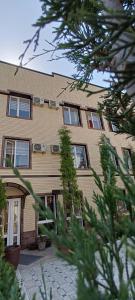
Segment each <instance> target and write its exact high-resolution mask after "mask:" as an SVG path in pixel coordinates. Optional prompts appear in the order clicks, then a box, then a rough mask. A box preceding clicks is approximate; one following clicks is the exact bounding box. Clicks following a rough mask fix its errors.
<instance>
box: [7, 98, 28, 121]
mask: <svg viewBox="0 0 135 300" xmlns="http://www.w3.org/2000/svg"><path fill="white" fill-rule="evenodd" d="M12 98H13V99H15V100H17V115H16V116H12V115H11V114H10V103H11V102H10V101H11V99H12ZM23 99H24V100H28V101H29V108H30V109H29V117H28V118H23V117H20V116H19V111H20V100H23ZM30 101H31V99H28V98H24V97H16V96H12V95H11V96H10V98H9V111H8V114H9V116H10V117H13V118H14V117H17V118H21V119H26V120H27V119H30V118H31V104H30Z"/></svg>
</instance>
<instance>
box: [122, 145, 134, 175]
mask: <svg viewBox="0 0 135 300" xmlns="http://www.w3.org/2000/svg"><path fill="white" fill-rule="evenodd" d="M125 150H128V152H129V155H130V160H131V168H128V171H129V172H133V165H132V151H131V149H130V148H126V147H122V153H123V161H125V160H124V151H125Z"/></svg>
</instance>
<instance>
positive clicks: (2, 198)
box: [0, 179, 6, 256]
mask: <svg viewBox="0 0 135 300" xmlns="http://www.w3.org/2000/svg"><path fill="white" fill-rule="evenodd" d="M5 207H6V191H5V187H4V184H3V183H2V180H1V179H0V256H3V253H4V240H3V230H2V226H3V225H2V210H3V209H4V208H5Z"/></svg>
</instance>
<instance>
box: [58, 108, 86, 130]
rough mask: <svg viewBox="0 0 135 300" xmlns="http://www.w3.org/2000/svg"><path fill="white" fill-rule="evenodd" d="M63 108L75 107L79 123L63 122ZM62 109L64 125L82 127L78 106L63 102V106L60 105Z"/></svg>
mask: <svg viewBox="0 0 135 300" xmlns="http://www.w3.org/2000/svg"><path fill="white" fill-rule="evenodd" d="M64 108H68V110H69V109H76V110H77V112H78V119H79V124H68V123H65V120H64ZM62 111H63V123H64V125H66V126H76V127H82V118H81V111H80V106H77V105H72V104H68V103H65V104H64V105H63V107H62ZM70 119H71V116H70Z"/></svg>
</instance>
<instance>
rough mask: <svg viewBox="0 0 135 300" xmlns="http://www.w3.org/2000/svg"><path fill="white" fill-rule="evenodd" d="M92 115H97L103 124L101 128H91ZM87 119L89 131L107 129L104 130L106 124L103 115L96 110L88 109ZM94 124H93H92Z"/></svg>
mask: <svg viewBox="0 0 135 300" xmlns="http://www.w3.org/2000/svg"><path fill="white" fill-rule="evenodd" d="M92 113H96V114H97V115H98V116H99V118H100V123H101V128H94V127H90V126H89V114H92ZM86 118H87V125H88V129H94V130H105V128H104V122H103V117H102V115H101V114H100V113H99V112H98V111H97V110H96V109H88V110H87V111H86ZM91 118H92V116H91ZM92 124H93V122H92Z"/></svg>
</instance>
